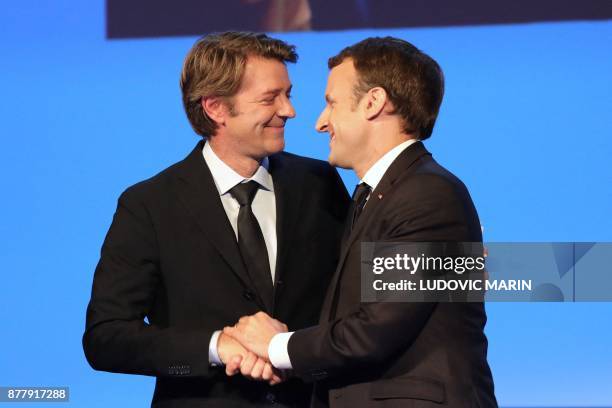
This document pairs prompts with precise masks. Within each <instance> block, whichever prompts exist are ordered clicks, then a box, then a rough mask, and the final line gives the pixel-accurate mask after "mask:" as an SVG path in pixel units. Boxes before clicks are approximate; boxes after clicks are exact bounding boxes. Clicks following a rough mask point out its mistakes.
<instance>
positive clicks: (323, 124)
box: [315, 108, 329, 132]
mask: <svg viewBox="0 0 612 408" xmlns="http://www.w3.org/2000/svg"><path fill="white" fill-rule="evenodd" d="M328 116H329V115H328V113H327V108H325V109H324V110H323V112H321V114H320V115H319V118H318V119H317V123H316V124H315V129H317V132H327V119H328Z"/></svg>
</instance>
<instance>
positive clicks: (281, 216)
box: [269, 153, 303, 297]
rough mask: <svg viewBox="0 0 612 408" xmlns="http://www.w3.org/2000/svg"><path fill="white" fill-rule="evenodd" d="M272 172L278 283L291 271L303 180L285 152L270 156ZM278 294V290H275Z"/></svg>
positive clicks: (276, 278)
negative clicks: (291, 256)
mask: <svg viewBox="0 0 612 408" xmlns="http://www.w3.org/2000/svg"><path fill="white" fill-rule="evenodd" d="M269 160H270V174H271V175H272V180H273V182H274V197H275V200H276V242H277V251H276V254H277V255H276V273H275V279H274V282H275V288H276V283H278V282H279V281H282V279H283V278H284V277H285V276H286V274H287V273H289V272H290V271H289V270H287V262H288V255H289V250H290V248H291V241H292V237H293V236H294V235H295V233H294V231H295V228H296V223H297V221H298V220H299V213H298V211H299V206H300V202H301V199H302V194H303V192H302V191H303V188H302V186H303V183H302V180H300V179H297V177H299V175H298V174H297V173H296V172H294V171H293V167H292V166H289V165H288V163H287V157H286V156H285V154H283V153H279V154H275V155H272V156H270V157H269ZM275 294H276V291H275ZM275 297H276V296H275Z"/></svg>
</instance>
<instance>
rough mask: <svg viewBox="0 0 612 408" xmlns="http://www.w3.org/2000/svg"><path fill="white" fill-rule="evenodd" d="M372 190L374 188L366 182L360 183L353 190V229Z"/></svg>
mask: <svg viewBox="0 0 612 408" xmlns="http://www.w3.org/2000/svg"><path fill="white" fill-rule="evenodd" d="M371 192H372V188H371V187H370V186H369V185H367V184H366V183H360V184H359V185H357V187H355V191H353V217H352V221H351V229H353V227H354V226H355V223H356V222H357V219H358V218H359V216H360V215H361V212H362V211H363V207H364V206H365V204H366V201H367V200H368V196H369V195H370V193H371Z"/></svg>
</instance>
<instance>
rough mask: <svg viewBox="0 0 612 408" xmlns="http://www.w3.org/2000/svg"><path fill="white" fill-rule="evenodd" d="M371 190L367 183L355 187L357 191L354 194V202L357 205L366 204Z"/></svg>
mask: <svg viewBox="0 0 612 408" xmlns="http://www.w3.org/2000/svg"><path fill="white" fill-rule="evenodd" d="M371 190H372V188H371V187H370V186H369V185H367V184H366V183H360V184H358V185H357V187H355V191H354V192H353V201H354V202H356V203H357V204H361V203H363V202H365V200H366V198H367V197H368V195H369V194H370V192H371Z"/></svg>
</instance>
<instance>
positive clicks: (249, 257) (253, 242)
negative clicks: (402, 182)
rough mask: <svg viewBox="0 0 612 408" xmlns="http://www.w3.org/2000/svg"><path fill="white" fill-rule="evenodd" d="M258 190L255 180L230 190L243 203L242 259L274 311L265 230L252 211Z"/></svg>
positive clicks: (241, 229) (239, 229) (241, 204)
mask: <svg viewBox="0 0 612 408" xmlns="http://www.w3.org/2000/svg"><path fill="white" fill-rule="evenodd" d="M258 189H259V184H257V182H255V181H252V180H251V181H249V182H246V183H240V184H238V185H236V186H234V187H233V188H232V189H231V190H230V191H229V192H230V194H231V195H232V197H234V198H235V199H236V201H238V204H240V211H239V212H238V247H239V248H240V253H241V255H242V260H243V261H244V264H245V266H246V268H247V271H248V273H249V276H250V277H251V279H252V281H253V284H254V285H255V287H256V288H257V291H258V292H259V294H260V295H261V298H262V300H263V301H264V303H265V304H266V306H267V307H268V311H269V312H271V310H272V304H273V296H274V289H273V283H272V274H271V273H270V261H269V258H268V250H267V249H266V241H265V240H264V236H263V233H262V232H261V228H260V227H259V223H258V222H257V218H255V214H253V209H252V208H251V204H252V203H253V198H254V197H255V194H256V193H257V190H258Z"/></svg>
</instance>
